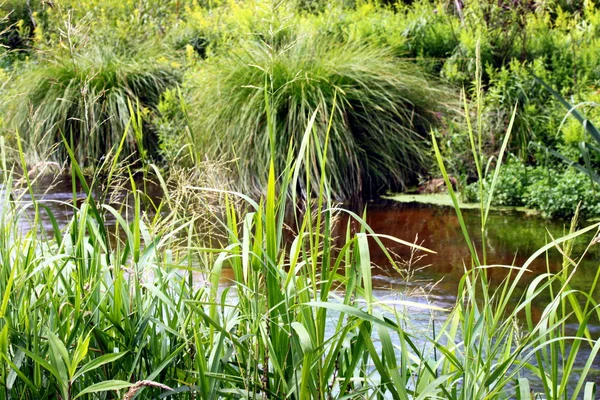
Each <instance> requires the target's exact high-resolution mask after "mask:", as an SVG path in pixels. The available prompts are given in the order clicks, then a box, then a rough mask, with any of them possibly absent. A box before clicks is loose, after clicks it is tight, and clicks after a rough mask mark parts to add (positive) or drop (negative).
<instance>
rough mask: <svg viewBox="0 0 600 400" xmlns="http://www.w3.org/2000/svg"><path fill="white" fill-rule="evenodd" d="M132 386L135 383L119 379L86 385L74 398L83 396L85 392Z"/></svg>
mask: <svg viewBox="0 0 600 400" xmlns="http://www.w3.org/2000/svg"><path fill="white" fill-rule="evenodd" d="M131 386H133V384H132V383H129V382H126V381H118V380H111V381H104V382H100V383H96V384H94V385H91V386H88V387H86V388H85V389H83V390H82V391H81V392H79V394H78V395H77V396H75V397H74V398H73V400H75V399H78V398H79V397H81V396H83V395H84V394H89V393H98V392H108V391H110V390H121V389H125V388H128V387H131Z"/></svg>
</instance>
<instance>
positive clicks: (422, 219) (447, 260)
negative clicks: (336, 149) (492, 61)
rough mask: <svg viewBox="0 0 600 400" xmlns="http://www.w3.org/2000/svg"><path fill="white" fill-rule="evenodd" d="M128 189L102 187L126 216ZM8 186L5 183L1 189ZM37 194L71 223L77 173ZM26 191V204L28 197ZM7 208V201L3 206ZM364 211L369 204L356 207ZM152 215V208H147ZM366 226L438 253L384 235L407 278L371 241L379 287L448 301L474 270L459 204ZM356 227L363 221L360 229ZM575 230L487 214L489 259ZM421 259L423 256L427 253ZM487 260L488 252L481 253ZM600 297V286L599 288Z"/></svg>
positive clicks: (538, 266) (388, 212)
mask: <svg viewBox="0 0 600 400" xmlns="http://www.w3.org/2000/svg"><path fill="white" fill-rule="evenodd" d="M145 186H146V191H147V192H148V193H149V196H150V197H152V198H154V199H157V198H159V197H160V190H159V188H158V187H157V186H156V185H152V184H146V185H145ZM124 187H125V189H124V190H123V189H122V188H100V190H98V194H97V195H96V194H95V195H94V197H96V196H98V197H99V196H102V197H103V198H104V199H105V201H106V202H109V203H110V204H111V205H113V206H114V207H115V208H117V209H120V210H122V211H123V213H127V210H129V209H130V208H131V206H132V204H133V202H132V199H131V196H129V195H128V191H129V189H130V187H129V186H128V182H125V186H124ZM1 190H2V187H1V186H0V191H1ZM76 193H77V195H76V198H77V201H78V202H80V201H82V200H83V199H85V197H86V196H85V193H84V191H83V190H82V188H81V187H79V186H76ZM34 195H35V197H36V199H37V200H38V201H39V202H40V204H43V205H45V206H46V207H48V209H49V210H50V211H51V212H52V214H53V215H54V218H55V219H56V221H57V223H58V225H59V226H61V227H62V226H64V225H65V224H67V223H68V222H69V221H70V219H71V217H72V215H73V206H72V203H73V194H72V184H71V180H70V177H63V178H62V179H53V178H50V177H48V178H44V179H41V180H38V181H37V182H36V184H35V186H34ZM29 200H30V198H29V195H28V194H27V193H25V194H24V196H23V201H26V202H27V201H29ZM2 206H3V205H0V207H2ZM357 211H359V212H362V208H361V209H359V210H357ZM146 212H148V213H149V214H152V210H146ZM463 215H464V218H465V222H466V225H467V228H468V230H469V233H470V235H471V239H472V240H473V241H474V245H475V248H476V249H478V251H481V250H480V249H481V247H482V244H481V232H480V216H479V213H478V212H477V211H476V210H465V211H463ZM106 222H107V225H108V226H114V225H115V220H114V217H113V216H112V214H110V213H107V214H106ZM30 223H31V220H30V219H29V220H28V219H27V218H25V219H24V220H23V221H22V225H21V227H22V228H23V229H24V230H26V229H29V228H30ZM367 223H368V224H369V225H370V226H371V228H372V229H373V230H374V231H375V232H376V233H380V234H386V235H390V236H394V237H397V238H400V239H403V240H405V241H408V242H414V243H417V244H419V245H422V246H424V247H426V248H429V249H431V250H433V251H435V252H436V253H435V254H424V253H417V254H414V253H412V252H411V249H410V248H409V247H407V246H403V245H400V244H398V243H396V242H393V241H390V240H386V239H382V241H383V242H384V244H385V245H386V246H389V250H391V252H392V253H393V254H395V255H396V256H397V257H398V259H400V260H405V261H408V260H412V262H411V264H412V265H411V270H412V271H413V272H414V275H413V276H412V277H411V278H410V281H408V282H407V281H406V279H405V276H404V275H400V274H398V273H397V272H396V271H395V270H394V269H393V268H391V266H390V263H389V262H388V260H387V258H386V257H385V255H384V253H383V252H382V251H381V250H380V249H379V248H378V246H377V245H376V244H375V243H374V241H372V242H371V246H370V247H371V251H372V253H371V260H372V262H373V264H374V265H375V268H374V270H373V281H374V285H375V286H376V287H378V288H380V289H385V288H388V287H394V288H400V287H402V286H407V287H411V288H417V287H420V286H424V285H425V284H426V283H432V282H436V283H437V284H436V285H435V287H434V288H433V291H432V294H433V295H434V296H435V297H436V298H437V300H438V301H442V302H444V303H446V302H448V301H450V302H451V301H453V299H454V295H455V293H456V288H457V285H458V282H459V280H460V279H461V277H462V276H463V273H464V270H465V268H470V267H471V265H470V255H469V250H468V247H467V246H466V243H465V239H464V237H463V235H462V232H461V229H460V225H459V222H458V218H457V217H456V214H455V212H454V210H453V209H452V208H449V207H439V206H431V205H418V204H403V203H397V202H393V201H378V202H371V203H368V204H367ZM40 224H41V227H42V229H43V230H45V231H46V232H47V233H51V232H52V229H53V227H52V221H51V218H50V217H49V215H48V213H47V212H45V211H44V210H42V212H41V213H40ZM346 224H347V216H346V217H344V216H342V219H341V221H340V223H339V224H338V226H337V229H338V236H340V237H343V236H344V232H345V230H346ZM355 228H356V226H355ZM567 229H568V224H567V223H565V222H563V221H548V220H543V219H540V218H538V217H534V216H526V215H525V214H522V213H516V212H513V213H509V212H495V213H491V214H490V216H489V218H488V231H487V232H486V242H487V264H488V265H515V266H520V265H523V264H524V263H525V262H526V260H527V259H528V258H529V257H530V256H531V255H532V254H533V253H534V252H535V251H536V250H538V249H539V248H541V247H542V246H544V245H545V244H546V243H548V242H549V241H551V240H552V239H551V237H554V238H556V237H560V236H562V235H564V233H565V230H567ZM592 237H593V234H590V235H587V236H584V237H580V238H579V239H578V240H577V241H576V245H575V248H574V251H573V255H574V256H575V257H577V256H579V255H580V254H582V253H583V252H584V250H585V247H586V246H587V244H589V242H590V241H591V239H592ZM421 256H422V257H421ZM480 257H481V254H480ZM545 257H546V255H543V256H541V257H538V259H536V260H535V261H534V262H533V263H532V264H531V266H530V267H529V270H530V271H531V272H529V273H527V276H528V277H529V280H531V278H534V277H535V276H537V275H539V274H540V273H543V272H546V271H547V268H548V265H549V267H550V269H551V270H553V271H557V270H558V268H559V267H560V265H561V263H562V257H561V255H560V253H559V252H558V251H557V250H555V249H553V250H551V251H549V252H548V253H547V257H548V264H547V262H546V258H545ZM599 261H600V245H596V246H593V247H592V248H591V249H590V251H589V252H588V254H587V255H586V257H585V259H584V260H583V261H582V262H581V266H580V267H579V271H578V273H577V274H576V276H575V278H574V281H573V282H572V284H573V286H574V287H576V288H578V289H587V288H589V287H590V285H591V284H592V282H593V278H594V276H595V274H596V271H597V268H598V265H599ZM488 276H489V278H490V279H491V280H492V281H494V280H496V281H500V280H501V279H503V278H504V277H505V276H506V270H505V269H499V268H498V269H492V270H489V271H488ZM229 278H232V276H228V274H227V272H226V273H225V275H224V276H223V283H224V284H226V282H227V281H228V280H229ZM597 294H598V295H599V297H600V291H598V292H597Z"/></svg>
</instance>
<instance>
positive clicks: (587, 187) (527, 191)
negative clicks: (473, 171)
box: [463, 157, 600, 219]
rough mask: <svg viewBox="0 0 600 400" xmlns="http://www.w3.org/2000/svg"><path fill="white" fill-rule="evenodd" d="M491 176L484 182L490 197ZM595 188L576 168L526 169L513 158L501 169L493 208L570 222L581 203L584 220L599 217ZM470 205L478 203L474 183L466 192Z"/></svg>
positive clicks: (477, 189) (599, 204) (530, 167)
mask: <svg viewBox="0 0 600 400" xmlns="http://www.w3.org/2000/svg"><path fill="white" fill-rule="evenodd" d="M491 183H492V174H490V175H488V176H487V177H486V179H485V180H484V184H483V185H484V192H485V193H488V192H489V190H490V187H491ZM599 190H600V187H598V186H596V185H595V184H594V183H593V182H592V181H591V180H590V178H589V177H588V176H587V175H586V174H583V173H581V172H579V171H576V170H575V169H573V168H566V167H564V168H563V166H562V165H560V164H559V165H558V168H551V167H546V166H537V167H532V166H525V165H524V164H523V163H522V162H520V161H519V160H517V159H516V158H514V157H512V158H510V159H509V160H508V161H507V162H506V164H505V165H503V166H502V167H501V168H500V174H499V175H498V180H497V181H496V187H495V189H494V198H493V199H492V204H493V205H496V206H526V207H529V208H533V209H536V210H540V211H541V212H542V213H543V214H544V215H545V216H546V217H549V218H564V219H568V218H571V217H572V216H573V215H574V214H575V210H576V208H577V205H578V204H579V203H580V202H581V209H580V215H581V216H582V217H583V218H592V217H598V216H600V203H598V196H597V192H598V191H599ZM463 197H464V198H465V199H466V200H467V201H472V202H473V201H479V185H478V183H473V184H471V185H469V186H467V187H466V188H465V190H464V191H463Z"/></svg>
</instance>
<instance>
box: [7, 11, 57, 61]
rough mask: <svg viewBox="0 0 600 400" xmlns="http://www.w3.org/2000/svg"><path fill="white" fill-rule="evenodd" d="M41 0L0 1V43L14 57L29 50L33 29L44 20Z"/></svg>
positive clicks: (20, 55) (19, 56) (20, 56)
mask: <svg viewBox="0 0 600 400" xmlns="http://www.w3.org/2000/svg"><path fill="white" fill-rule="evenodd" d="M45 10H46V6H45V5H44V3H43V1H42V0H29V1H21V0H9V1H3V2H2V3H0V44H1V45H2V47H4V49H6V50H7V51H9V52H11V55H12V56H13V57H16V58H22V57H23V55H24V54H26V53H28V52H29V50H31V45H32V44H33V40H34V35H35V30H36V28H37V26H38V24H40V23H43V22H44V21H45Z"/></svg>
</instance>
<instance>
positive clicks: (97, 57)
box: [6, 43, 179, 165]
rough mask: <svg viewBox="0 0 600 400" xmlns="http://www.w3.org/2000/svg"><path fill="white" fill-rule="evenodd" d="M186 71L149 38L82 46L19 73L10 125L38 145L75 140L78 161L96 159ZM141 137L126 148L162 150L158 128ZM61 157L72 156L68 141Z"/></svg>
mask: <svg viewBox="0 0 600 400" xmlns="http://www.w3.org/2000/svg"><path fill="white" fill-rule="evenodd" d="M178 75H179V71H178V70H177V69H176V68H174V67H173V65H171V63H169V62H168V60H167V59H166V58H164V57H163V58H161V57H160V54H158V53H157V51H156V50H153V49H151V47H150V45H149V44H148V45H147V46H146V47H143V48H138V49H136V50H131V51H124V50H117V49H115V48H113V47H110V46H106V45H105V44H100V43H98V44H90V45H86V46H85V47H84V48H82V49H76V48H74V49H71V51H70V53H68V54H62V55H60V54H59V55H58V56H57V57H55V58H50V59H43V60H40V61H39V62H38V63H36V64H33V65H30V66H28V67H27V68H26V69H24V70H23V71H22V72H20V73H19V74H18V76H17V78H16V82H15V83H14V84H13V85H11V90H12V93H13V94H14V96H13V97H12V99H10V100H9V101H8V104H7V105H6V119H7V122H8V127H9V128H10V129H18V130H19V132H20V134H21V136H22V137H25V138H27V141H28V142H29V144H30V145H31V146H33V148H34V149H36V150H38V151H39V149H40V148H50V147H52V146H54V145H56V144H61V143H62V142H63V137H64V138H66V140H67V141H69V142H71V140H72V145H73V147H74V149H75V156H76V159H77V160H78V161H79V162H80V163H81V164H82V165H86V164H89V163H91V164H92V165H96V164H97V162H98V160H100V159H101V158H102V157H103V156H104V155H106V154H107V153H109V150H110V149H111V148H113V146H115V145H117V144H118V143H119V141H120V139H121V137H122V134H123V132H124V131H125V130H126V126H127V124H128V123H129V121H130V118H131V115H132V111H133V110H136V111H140V114H141V115H142V121H145V120H147V118H144V116H147V115H148V114H150V113H151V112H152V108H153V107H154V106H155V105H156V104H157V103H158V102H159V99H160V96H161V94H162V92H163V91H164V90H165V89H167V88H169V87H171V86H173V85H175V84H176V83H177V80H178ZM138 139H139V138H138ZM138 139H136V138H135V136H134V135H131V136H129V137H127V138H126V140H125V148H124V150H125V154H132V153H133V152H135V150H137V149H138V148H139V147H140V146H143V147H144V148H146V149H147V150H149V151H151V152H152V151H154V150H155V149H154V147H155V146H156V140H155V139H154V138H153V137H152V135H151V134H149V135H146V137H144V138H143V140H141V141H140V140H138ZM56 159H57V161H59V162H64V161H66V160H68V155H67V152H66V150H65V148H64V146H62V145H61V146H59V149H58V151H57V153H56Z"/></svg>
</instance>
